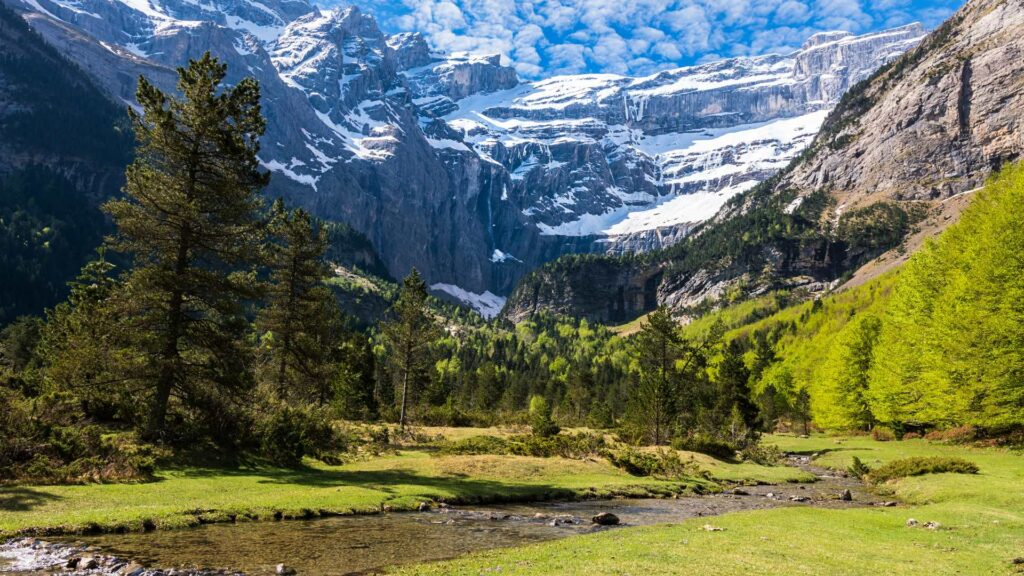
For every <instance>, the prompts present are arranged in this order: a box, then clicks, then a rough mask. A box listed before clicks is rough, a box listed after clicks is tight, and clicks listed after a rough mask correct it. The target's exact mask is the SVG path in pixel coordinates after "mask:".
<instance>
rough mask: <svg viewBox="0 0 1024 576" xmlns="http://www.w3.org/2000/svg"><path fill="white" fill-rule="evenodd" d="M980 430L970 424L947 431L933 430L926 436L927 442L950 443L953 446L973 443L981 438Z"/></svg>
mask: <svg viewBox="0 0 1024 576" xmlns="http://www.w3.org/2000/svg"><path fill="white" fill-rule="evenodd" d="M979 435H980V434H979V432H978V429H977V428H976V427H974V426H972V425H970V424H967V425H964V426H957V427H955V428H949V429H947V430H932V431H931V432H929V433H927V434H925V435H924V438H925V440H933V441H938V442H949V443H951V444H966V443H968V442H973V441H975V440H977V439H978V437H979Z"/></svg>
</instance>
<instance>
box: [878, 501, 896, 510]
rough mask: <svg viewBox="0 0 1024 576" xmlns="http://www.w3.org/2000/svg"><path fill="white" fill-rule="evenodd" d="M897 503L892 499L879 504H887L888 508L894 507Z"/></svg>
mask: <svg viewBox="0 0 1024 576" xmlns="http://www.w3.org/2000/svg"><path fill="white" fill-rule="evenodd" d="M895 505H896V503H895V502H892V501H889V500H887V501H885V502H882V503H880V504H879V506H885V507H886V508H892V507H893V506H895Z"/></svg>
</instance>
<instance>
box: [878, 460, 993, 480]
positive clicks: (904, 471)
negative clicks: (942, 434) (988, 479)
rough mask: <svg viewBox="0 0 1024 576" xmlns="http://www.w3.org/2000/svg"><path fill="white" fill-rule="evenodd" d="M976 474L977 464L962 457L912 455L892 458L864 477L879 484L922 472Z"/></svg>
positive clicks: (918, 474) (919, 474)
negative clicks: (912, 456) (910, 456)
mask: <svg viewBox="0 0 1024 576" xmlns="http://www.w3.org/2000/svg"><path fill="white" fill-rule="evenodd" d="M945 473H950V474H977V473H978V465H977V464H975V463H973V462H969V461H967V460H964V459H963V458H948V457H943V456H932V457H923V456H920V457H914V458H902V459H900V460H893V461H892V462H889V463H887V464H884V465H882V466H880V467H878V468H875V469H874V470H871V471H869V472H867V474H866V476H865V478H866V479H867V480H868V481H869V482H871V483H873V484H880V483H882V482H887V481H889V480H897V479H899V478H907V477H910V476H921V475H922V474H945Z"/></svg>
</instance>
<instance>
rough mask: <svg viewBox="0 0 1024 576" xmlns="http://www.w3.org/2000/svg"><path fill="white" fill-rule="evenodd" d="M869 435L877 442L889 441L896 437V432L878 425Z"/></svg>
mask: <svg viewBox="0 0 1024 576" xmlns="http://www.w3.org/2000/svg"><path fill="white" fill-rule="evenodd" d="M871 437H872V438H873V439H875V440H877V441H878V442H891V441H893V440H895V439H896V433H895V432H893V431H892V430H890V429H889V428H884V427H882V426H878V427H876V428H874V429H873V430H871Z"/></svg>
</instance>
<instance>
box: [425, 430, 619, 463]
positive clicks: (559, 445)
mask: <svg viewBox="0 0 1024 576" xmlns="http://www.w3.org/2000/svg"><path fill="white" fill-rule="evenodd" d="M606 448H607V444H606V443H605V441H604V437H603V436H601V435H599V434H590V433H580V434H558V435H556V436H536V435H534V434H523V435H519V436H510V437H508V438H498V437H495V436H470V437H469V438H463V439H462V440H455V441H450V442H443V443H442V444H441V446H440V449H439V450H438V452H439V453H441V454H512V455H515V456H536V457H540V458H552V457H560V458H570V459H574V460H581V459H583V458H588V457H592V456H601V455H604V453H605V451H606Z"/></svg>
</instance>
